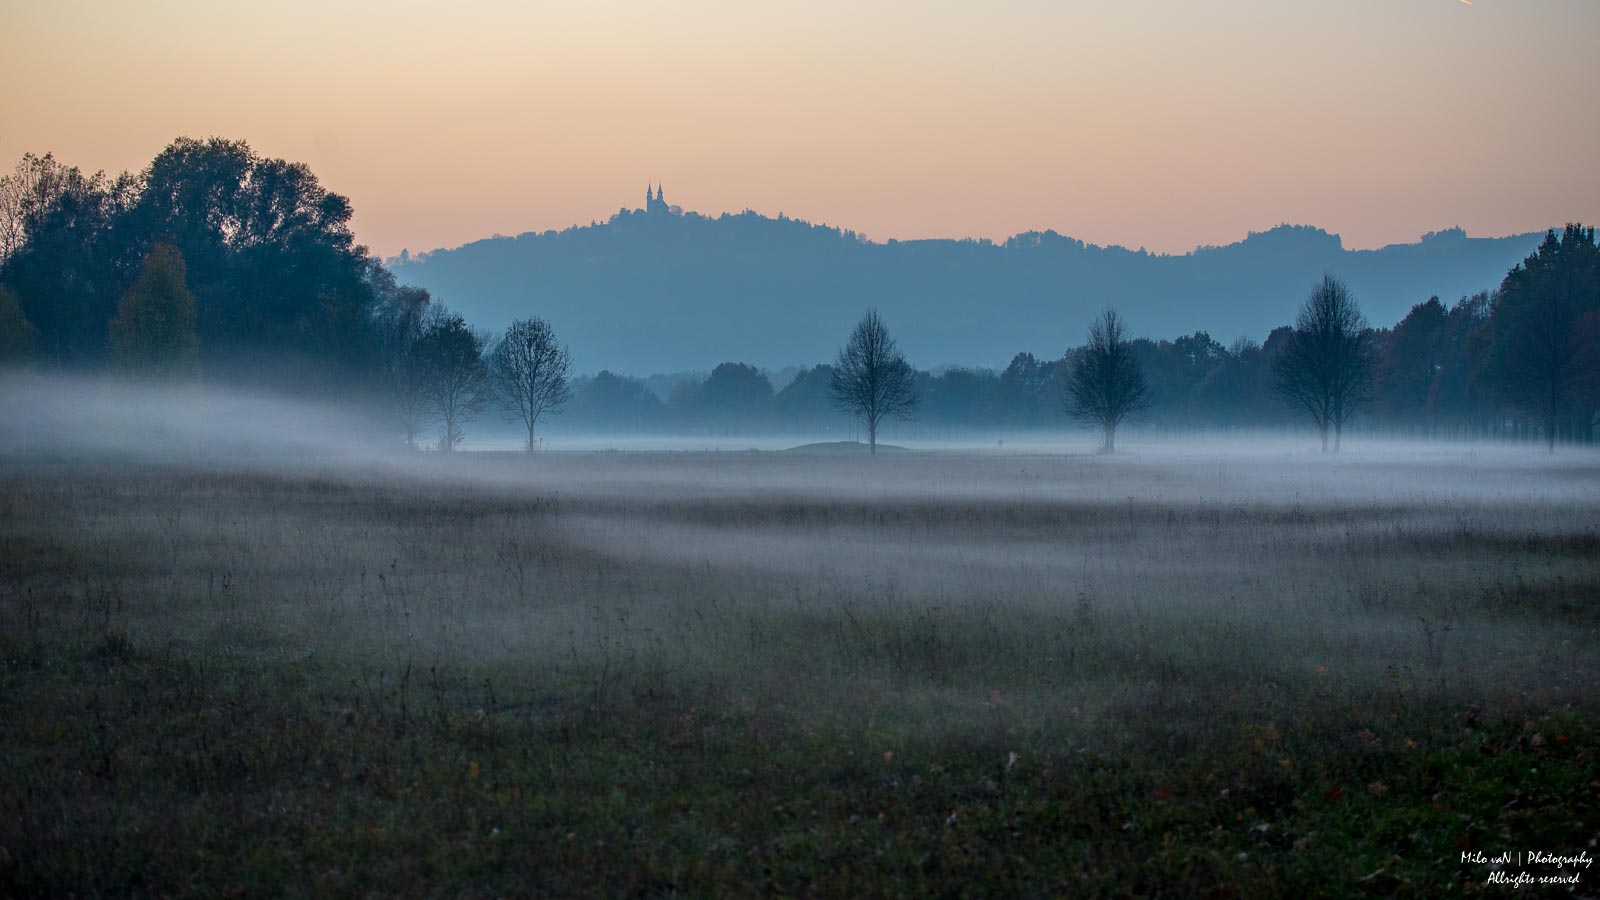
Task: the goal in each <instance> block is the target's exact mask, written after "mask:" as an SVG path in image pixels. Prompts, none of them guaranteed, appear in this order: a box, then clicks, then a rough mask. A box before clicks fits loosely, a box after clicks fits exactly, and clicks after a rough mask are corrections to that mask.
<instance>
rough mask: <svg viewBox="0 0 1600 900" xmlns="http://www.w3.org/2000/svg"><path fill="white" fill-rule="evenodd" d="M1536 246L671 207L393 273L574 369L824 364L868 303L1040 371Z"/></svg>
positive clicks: (1442, 282) (660, 204) (925, 358)
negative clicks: (1159, 233)
mask: <svg viewBox="0 0 1600 900" xmlns="http://www.w3.org/2000/svg"><path fill="white" fill-rule="evenodd" d="M1539 237H1540V235H1539V234H1538V233H1530V234H1520V235H1514V236H1511V237H1504V238H1473V237H1468V236H1467V235H1466V233H1465V232H1464V231H1462V230H1461V229H1459V228H1452V229H1446V230H1443V231H1436V232H1431V233H1429V234H1427V235H1424V236H1423V237H1422V239H1421V240H1420V241H1418V242H1417V243H1414V244H1392V245H1390V246H1387V247H1383V248H1381V249H1377V250H1346V249H1345V248H1344V244H1343V242H1342V241H1341V240H1340V238H1339V236H1338V235H1336V234H1330V233H1328V232H1326V231H1323V230H1322V229H1320V228H1313V227H1309V226H1300V225H1280V226H1278V227H1276V228H1271V229H1268V230H1266V231H1260V232H1251V233H1250V234H1249V235H1247V236H1246V237H1245V238H1244V239H1243V240H1242V241H1239V242H1237V243H1233V244H1228V245H1225V246H1220V247H1200V248H1197V249H1196V250H1194V251H1192V252H1190V253H1186V254H1181V255H1162V254H1152V253H1147V252H1144V251H1142V250H1129V249H1127V248H1125V247H1117V246H1111V247H1101V246H1097V245H1094V244H1087V243H1085V242H1083V241H1080V240H1077V239H1075V238H1070V237H1065V236H1063V235H1060V234H1057V233H1056V232H1054V231H1042V232H1039V231H1031V232H1025V233H1023V234H1018V235H1016V236H1014V237H1012V238H1010V239H1008V240H1006V241H1004V242H1002V243H994V242H991V241H988V240H972V239H963V240H916V241H895V240H889V241H887V242H884V243H876V242H872V241H868V240H866V239H865V238H863V237H862V236H860V235H858V234H856V233H855V232H853V231H848V230H843V229H839V228H832V227H828V226H823V225H813V224H811V223H809V222H805V221H802V220H799V219H791V218H787V217H784V216H782V215H780V216H778V217H777V218H770V217H767V216H763V215H759V214H757V213H754V212H750V211H748V210H747V211H745V212H742V213H736V214H727V213H725V214H723V215H720V216H716V217H711V216H705V215H701V214H699V213H693V212H688V213H685V212H683V211H682V210H680V209H679V208H678V207H675V206H670V205H668V204H667V203H666V201H665V200H664V199H663V198H662V197H661V194H660V189H659V188H657V195H656V197H655V198H654V199H652V200H651V201H650V203H649V207H648V208H647V209H638V210H628V209H624V210H620V211H619V212H618V213H617V214H616V215H614V216H612V217H611V218H610V219H608V220H607V221H605V222H601V223H594V224H591V225H585V226H576V227H572V228H568V229H566V230H563V231H545V232H538V233H536V232H528V233H525V234H521V235H518V236H516V237H494V238H489V239H486V240H481V241H475V242H473V243H469V244H466V245H464V246H461V247H457V248H454V249H448V250H435V251H432V252H430V253H424V254H419V255H417V256H409V255H404V256H401V257H397V258H395V259H392V260H390V261H389V265H390V267H391V268H392V269H393V270H394V271H395V274H396V275H398V276H399V277H400V279H401V280H402V281H406V282H410V283H413V284H417V285H420V286H422V287H426V288H428V289H429V290H430V291H433V293H434V294H435V296H437V297H439V298H440V299H442V300H443V301H444V302H446V303H448V304H449V305H450V306H452V307H454V308H455V309H457V310H459V311H460V312H462V313H463V314H465V315H466V316H467V318H468V319H470V320H471V321H472V322H473V323H474V324H475V325H477V326H480V327H486V328H492V329H499V328H502V327H504V325H505V324H506V323H507V322H509V321H510V320H511V319H513V318H517V317H520V316H526V315H529V314H537V315H540V316H543V317H545V318H547V319H549V320H550V321H551V322H552V324H554V325H555V327H556V329H557V332H558V333H559V334H560V335H561V336H562V338H563V339H564V340H565V341H567V342H568V343H569V344H570V345H571V348H572V352H573V356H574V361H575V363H576V365H577V367H578V368H579V370H581V371H586V372H594V371H598V370H600V369H611V370H613V371H618V372H623V373H629V374H640V375H642V374H648V373H651V372H670V371H678V370H684V369H709V368H711V367H712V366H714V365H716V364H717V363H719V362H723V361H729V360H737V361H741V362H748V363H752V364H755V365H757V366H762V367H767V368H772V369H778V368H781V367H783V366H786V365H790V364H813V363H817V362H823V361H826V360H827V359H829V358H831V357H832V355H833V353H834V352H835V351H836V350H837V348H838V345H839V343H840V341H842V340H843V338H844V335H845V333H846V332H847V331H848V330H849V328H850V325H851V324H852V323H853V322H854V321H855V319H856V318H857V317H859V315H860V314H861V311H862V310H863V309H865V308H866V307H868V306H875V307H877V308H878V309H879V310H880V311H881V312H882V313H883V314H884V316H885V318H886V319H887V320H888V321H889V324H890V326H891V327H892V328H893V329H894V332H895V334H896V336H897V337H898V338H899V340H900V343H901V346H902V347H903V349H904V350H905V351H906V353H907V355H908V356H909V357H910V358H911V359H912V361H913V362H914V363H915V364H916V365H918V366H920V367H923V368H928V367H932V366H936V365H941V364H956V365H976V366H991V367H1001V366H1004V365H1005V363H1006V362H1007V361H1008V360H1009V359H1010V358H1011V356H1012V355H1014V354H1015V353H1017V352H1019V351H1024V350H1026V351H1029V352H1032V353H1034V354H1036V355H1039V356H1048V357H1054V356H1057V355H1059V354H1060V353H1061V352H1062V350H1063V349H1065V348H1066V347H1067V346H1069V345H1071V344H1074V343H1077V342H1079V341H1080V340H1081V339H1082V333H1083V331H1084V329H1085V327H1086V325H1087V322H1088V319H1089V317H1090V316H1091V315H1092V314H1093V313H1094V312H1095V311H1096V310H1098V309H1100V308H1101V307H1103V306H1105V305H1107V304H1110V305H1114V306H1116V307H1118V308H1119V309H1120V310H1121V311H1122V312H1123V313H1124V315H1125V316H1126V317H1127V318H1128V320H1129V321H1130V323H1131V325H1132V327H1133V329H1134V331H1135V333H1136V334H1139V335H1143V336H1149V337H1157V338H1165V337H1175V336H1177V335H1180V334H1188V333H1190V332H1193V331H1196V330H1203V331H1209V332H1210V333H1211V335H1212V336H1213V337H1215V338H1216V339H1218V340H1219V341H1222V342H1223V343H1227V342H1229V341H1231V340H1232V339H1234V338H1235V337H1238V336H1241V335H1247V336H1250V337H1252V338H1255V339H1256V340H1260V339H1262V338H1264V337H1265V336H1266V333H1267V332H1268V331H1269V330H1271V329H1272V328H1274V327H1276V326H1278V325H1283V324H1286V323H1288V322H1289V321H1290V320H1291V319H1292V318H1293V316H1294V312H1295V308H1296V306H1298V304H1299V302H1300V301H1301V299H1303V297H1304V296H1305V293H1306V291H1307V290H1308V289H1309V288H1310V285H1311V283H1312V281H1313V280H1314V279H1316V278H1317V277H1318V276H1320V275H1322V274H1323V273H1324V272H1334V273H1336V274H1338V275H1340V276H1341V277H1343V278H1344V279H1345V281H1346V282H1348V283H1349V284H1350V286H1351V288H1352V290H1354V291H1355V293H1356V297H1357V299H1358V300H1359V301H1360V302H1361V304H1362V306H1363V308H1364V309H1365V311H1366V313H1367V316H1368V318H1370V319H1371V320H1372V322H1373V323H1374V324H1376V325H1390V324H1393V323H1394V322H1396V321H1398V320H1399V319H1400V318H1401V317H1402V316H1403V315H1404V314H1405V312H1406V311H1407V310H1408V309H1410V308H1411V306H1412V305H1413V304H1415V303H1420V302H1422V301H1424V300H1427V299H1428V297H1430V296H1433V295H1438V296H1439V297H1440V298H1442V299H1444V300H1445V301H1446V302H1454V301H1455V300H1456V299H1457V298H1458V297H1460V296H1461V295H1463V294H1468V293H1472V292H1475V291H1480V290H1485V289H1489V288H1493V287H1495V286H1497V285H1498V284H1499V283H1500V279H1501V278H1503V277H1504V275H1505V273H1506V271H1507V270H1508V269H1510V268H1511V266H1512V265H1514V264H1516V263H1518V262H1520V261H1522V259H1523V258H1525V257H1526V256H1527V255H1528V254H1529V253H1531V252H1533V250H1534V248H1535V247H1536V245H1537V244H1538V240H1539Z"/></svg>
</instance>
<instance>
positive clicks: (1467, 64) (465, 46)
mask: <svg viewBox="0 0 1600 900" xmlns="http://www.w3.org/2000/svg"><path fill="white" fill-rule="evenodd" d="M0 25H3V26H4V27H0V79H4V83H6V84H7V85H8V86H9V89H8V90H7V91H5V92H3V93H0V160H3V161H4V162H3V164H4V166H5V167H6V168H9V167H10V165H11V163H12V162H13V161H14V160H16V159H17V158H19V157H20V156H21V155H22V154H23V153H24V152H27V151H32V152H37V153H43V152H47V151H49V152H54V153H55V154H56V155H57V157H58V158H60V159H62V160H63V161H65V162H68V163H71V164H74V165H78V166H81V167H83V168H86V169H106V170H109V171H119V170H122V169H138V168H141V167H142V166H144V165H145V164H146V163H147V162H148V161H149V160H150V158H151V157H152V156H154V155H155V154H156V153H157V152H158V151H159V150H160V149H161V148H162V147H163V146H165V145H166V144H167V143H168V142H169V141H170V140H171V139H172V138H174V137H176V136H179V135H190V136H196V137H204V136H208V135H213V134H215V135H222V136H226V137H231V138H245V139H247V140H249V141H250V142H251V144H252V146H254V147H255V148H256V149H257V150H258V151H260V152H262V153H264V154H266V155H270V156H280V157H285V158H288V159H293V160H298V161H303V162H305V163H308V164H309V165H310V166H311V167H312V169H313V170H314V171H316V173H317V174H318V175H319V177H320V178H321V179H322V181H323V183H324V184H325V185H327V186H328V187H330V188H331V189H333V190H336V191H339V192H340V193H344V194H346V195H348V196H350V198H351V199H352V201H353V202H354V204H355V208H356V231H357V235H358V237H359V238H360V239H361V240H362V241H363V242H364V243H367V244H368V245H370V246H371V247H372V248H373V249H374V250H375V251H377V252H379V253H381V254H383V255H391V254H394V253H397V252H399V250H400V249H401V248H402V247H405V248H409V249H410V250H411V251H413V252H417V251H420V250H426V249H431V248H435V247H441V246H454V245H458V244H461V243H463V242H466V241H470V240H474V239H477V238H480V237H486V236H488V235H490V234H494V233H504V234H516V233H519V232H523V231H530V230H534V231H542V230H544V229H547V228H562V227H565V226H567V225H571V224H580V223H587V222H589V221H591V220H594V219H600V220H603V219H605V218H606V217H608V216H609V215H610V214H611V213H613V212H615V211H616V210H617V209H618V208H619V207H621V206H628V207H635V206H638V205H640V203H641V202H642V200H643V191H644V189H645V184H646V183H647V182H652V183H653V182H664V183H665V185H666V193H667V199H668V200H669V201H671V202H674V203H680V204H682V205H684V206H685V207H687V208H690V209H696V210H700V211H703V212H707V213H718V212H722V211H725V210H727V211H738V210H741V209H745V208H751V209H755V210H757V211H759V212H763V213H767V214H771V215H776V214H777V213H779V212H784V213H787V214H789V215H791V216H797V217H800V218H805V219H809V220H812V221H818V222H827V223H829V224H833V225H839V226H842V227H846V228H854V229H857V230H859V231H862V232H865V233H866V234H868V235H869V236H871V237H872V238H873V239H876V240H883V239H887V238H890V237H895V238H901V239H906V238H918V237H966V236H971V237H990V238H996V239H998V238H1003V237H1005V236H1007V235H1010V234H1014V233H1017V232H1020V231H1025V230H1028V229H1034V228H1037V229H1045V228H1054V229H1055V230H1057V231H1060V232H1062V233H1065V234H1070V235H1072V236H1075V237H1079V238H1082V239H1084V240H1087V241H1091V242H1094V243H1100V244H1113V243H1115V244H1123V245H1125V246H1130V247H1140V246H1144V247H1147V248H1149V249H1151V250H1157V251H1165V252H1184V251H1187V250H1190V249H1192V248H1194V247H1195V246H1196V245H1203V244H1222V243H1228V242H1231V241H1234V240H1238V239H1239V238H1241V237H1243V236H1244V234H1245V232H1246V231H1248V230H1261V229H1264V228H1267V227H1270V226H1272V225H1275V224H1278V223H1280V222H1285V221H1289V222H1296V223H1303V224H1314V225H1319V226H1321V227H1323V228H1326V229H1328V230H1330V231H1334V232H1338V233H1340V234H1342V235H1343V236H1344V238H1345V243H1346V246H1350V247H1375V246H1381V245H1383V244H1387V243H1393V242H1398V241H1410V240H1414V239H1416V238H1417V237H1418V236H1419V235H1421V234H1422V233H1423V232H1425V231H1429V230H1434V229H1438V228H1444V227H1449V226H1455V225H1460V226H1463V227H1465V228H1466V229H1467V230H1468V232H1470V233H1472V234H1475V235H1501V234H1508V233H1515V232H1523V231H1532V230H1538V229H1542V228H1546V227H1551V226H1558V225H1560V224H1562V223H1564V222H1567V221H1570V220H1580V219H1581V220H1586V221H1588V220H1594V219H1596V218H1600V166H1597V165H1596V162H1595V154H1596V151H1597V150H1600V115H1597V113H1600V76H1597V71H1596V62H1595V59H1596V58H1595V53H1594V50H1595V47H1596V46H1600V2H1597V0H1476V2H1475V3H1473V4H1471V5H1469V4H1466V3H1463V2H1461V0H1338V2H1334V0H1292V2H1286V0H1210V2H1201V0H1184V2H1179V0H1144V2H1105V3H1085V2H1010V3H994V4H967V3H945V2H937V0H931V2H920V3H855V2H834V0H825V2H823V0H818V2H807V3H791V4H778V3H766V2H751V0H744V2H693V3H682V4H677V3H659V2H642V0H640V2H632V0H616V2H585V3H527V4H524V3H517V2H503V0H502V2H490V0H464V2H458V3H451V4H432V3H419V2H406V0H397V2H341V0H318V2H310V0H281V2H276V3H270V4H268V3H252V4H249V5H237V6H236V5H233V4H227V3H206V2H193V0H149V2H143V3H137V4H133V3H112V2H86V0H54V2H49V3H36V2H17V0H0Z"/></svg>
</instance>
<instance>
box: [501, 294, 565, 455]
mask: <svg viewBox="0 0 1600 900" xmlns="http://www.w3.org/2000/svg"><path fill="white" fill-rule="evenodd" d="M571 371H572V356H571V354H569V353H568V352H567V348H565V347H563V346H561V344H559V343H557V342H556V332H555V329H553V328H551V327H550V323H549V322H546V321H545V320H544V319H540V318H532V319H519V320H518V321H515V322H512V323H511V326H510V327H509V328H507V329H506V333H505V334H504V335H502V336H501V337H500V339H499V340H498V341H496V342H495V345H494V348H493V349H492V350H490V351H489V382H490V384H491V385H492V386H493V388H494V392H495V395H496V396H497V397H499V399H500V403H501V404H502V405H503V406H504V407H505V408H506V411H507V413H508V419H509V420H510V421H513V422H516V421H520V422H522V424H523V425H524V426H526V427H527V429H528V452H529V453H532V452H533V448H534V446H535V445H534V434H533V429H534V426H535V425H536V424H537V423H538V421H539V419H540V418H541V417H542V416H544V415H545V414H546V413H554V412H558V411H560V409H561V405H562V404H563V403H566V402H567V401H568V400H569V399H571V397H572V386H571V384H570V382H569V376H570V375H571Z"/></svg>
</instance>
